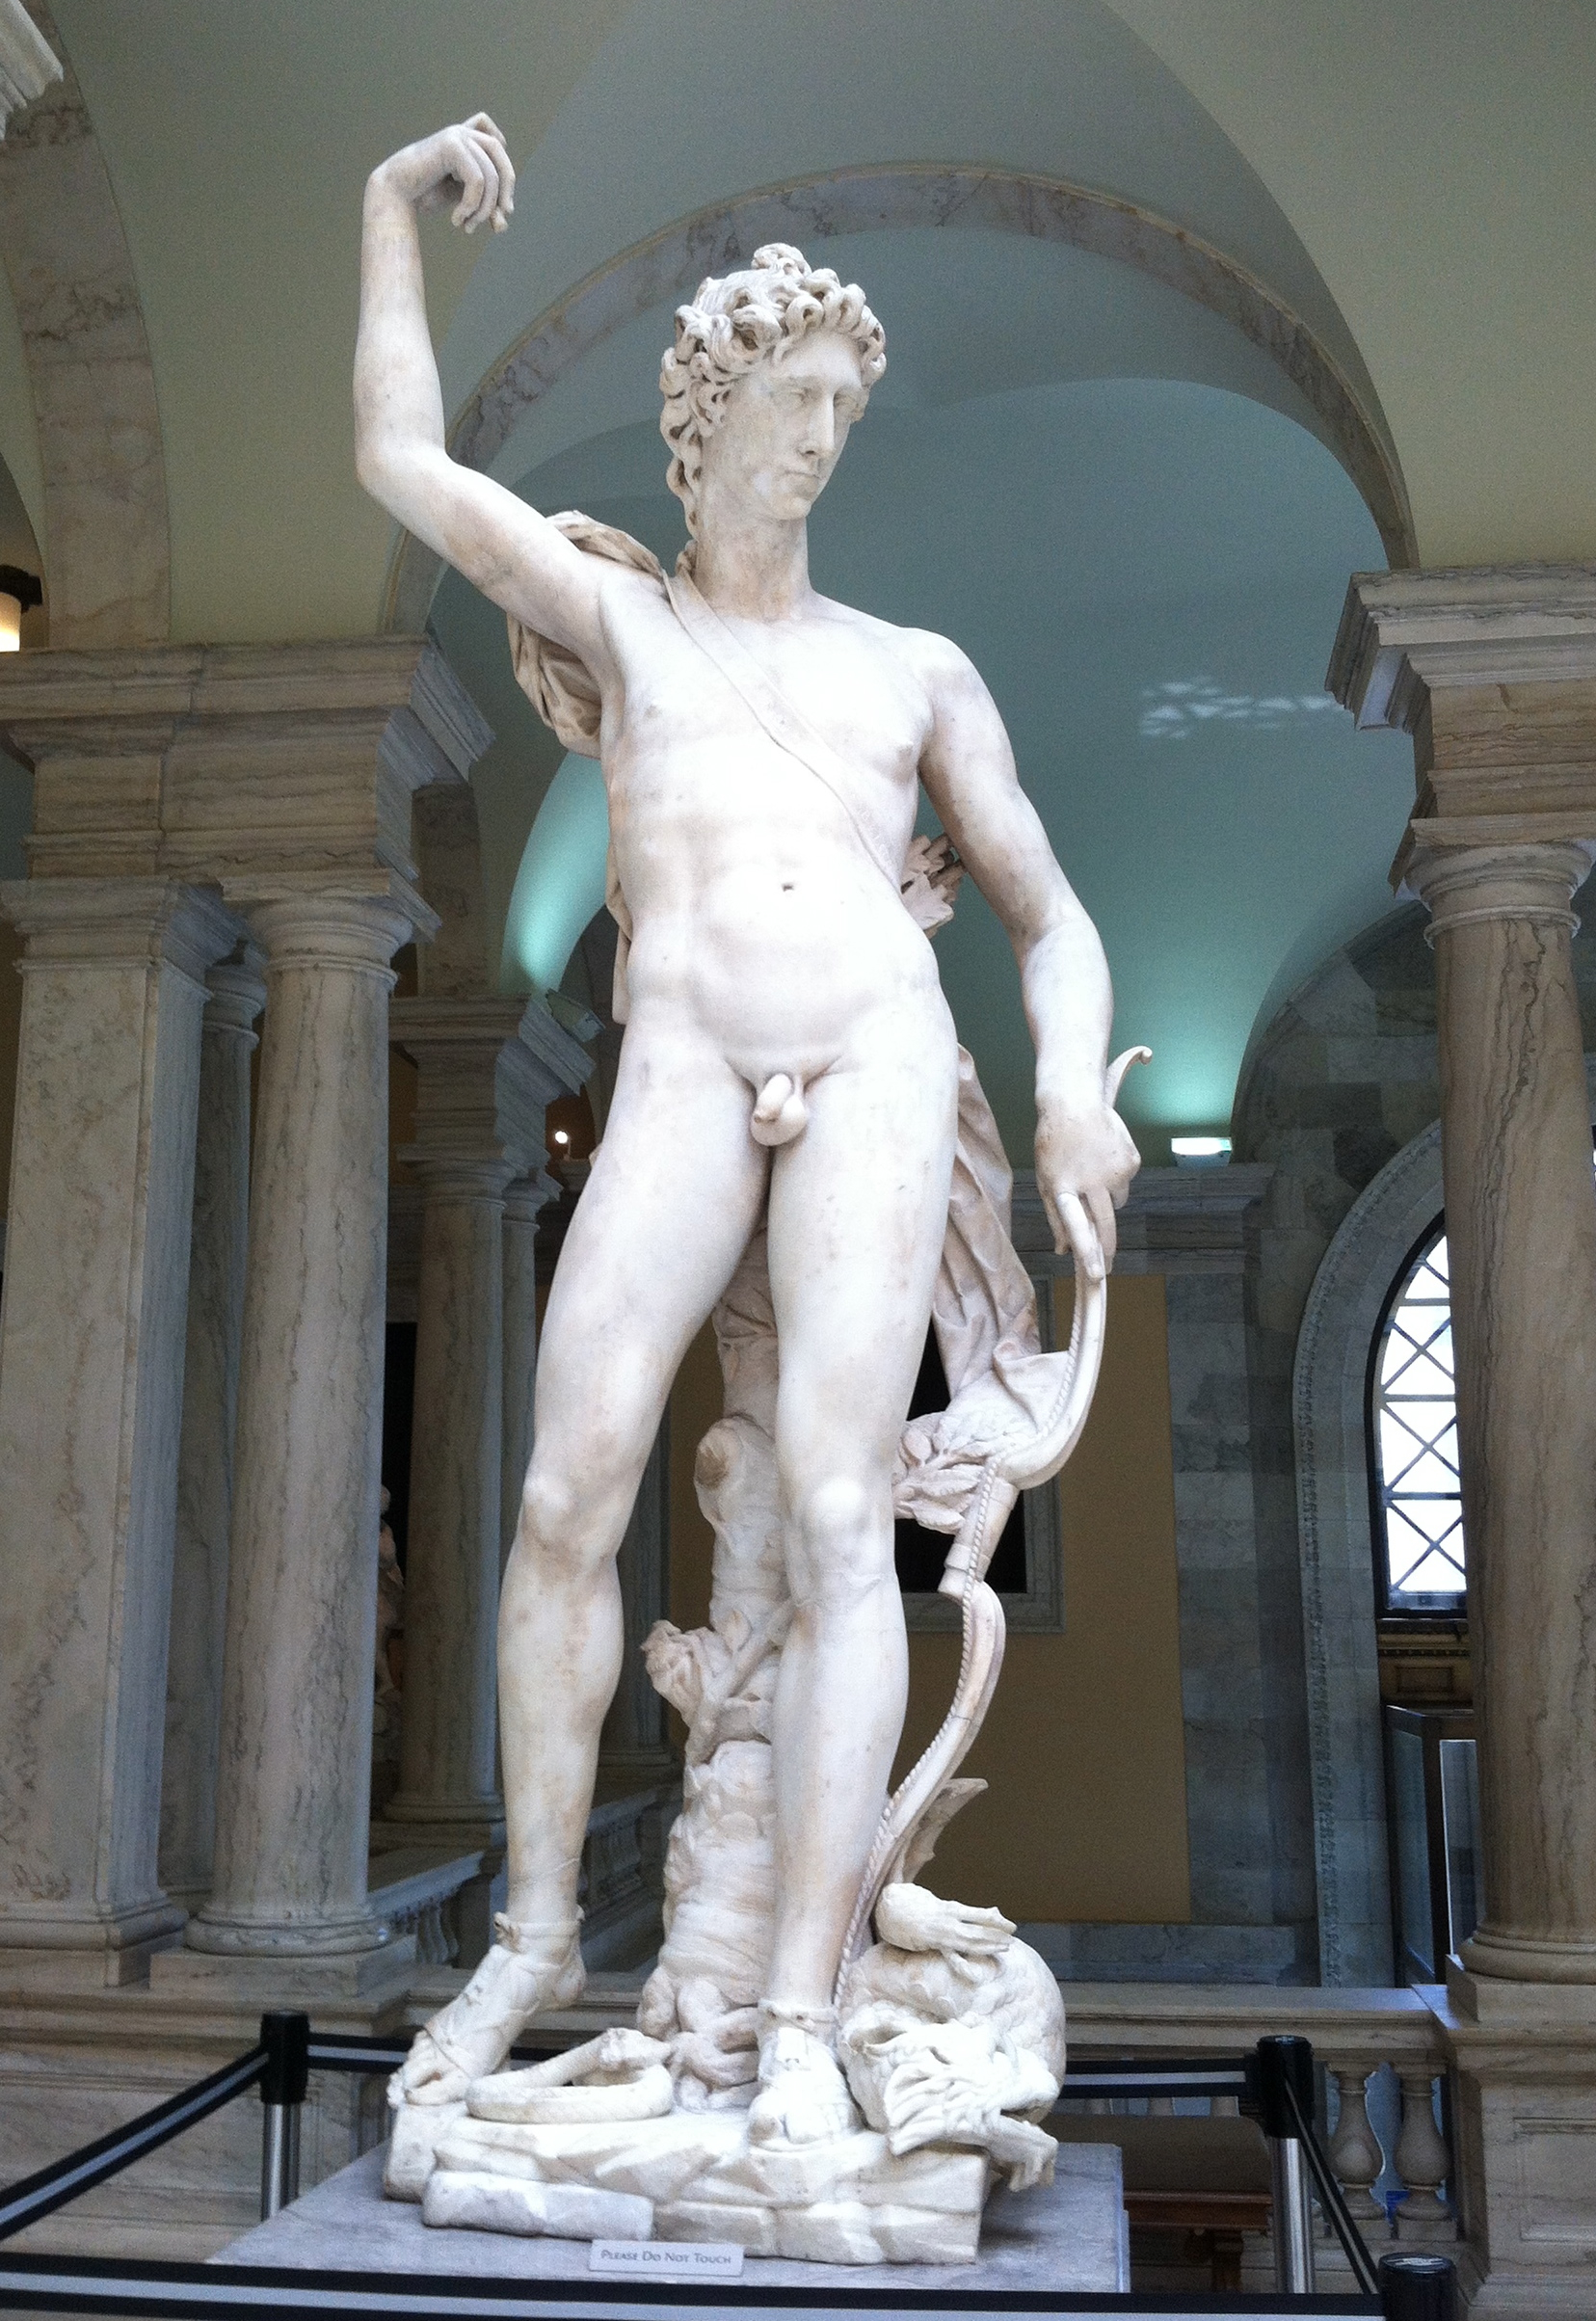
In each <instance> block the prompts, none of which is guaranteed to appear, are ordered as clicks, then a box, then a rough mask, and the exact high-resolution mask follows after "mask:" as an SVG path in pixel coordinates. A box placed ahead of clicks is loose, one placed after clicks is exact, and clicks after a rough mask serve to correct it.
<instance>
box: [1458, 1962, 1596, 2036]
mask: <svg viewBox="0 0 1596 2321" xmlns="http://www.w3.org/2000/svg"><path fill="white" fill-rule="evenodd" d="M1472 1949H1473V1945H1472V1944H1466V1945H1465V1951H1466V1952H1469V1951H1472ZM1447 1996H1448V1998H1449V1999H1450V2002H1451V2005H1452V2007H1453V2009H1454V2010H1455V2012H1456V2013H1457V2014H1459V2015H1461V2016H1463V2017H1464V2019H1465V2020H1466V2021H1468V2022H1471V2023H1478V2024H1480V2025H1481V2026H1482V2027H1483V2028H1485V2029H1487V2030H1494V2029H1498V2028H1500V2029H1503V2030H1512V2029H1515V2028H1523V2029H1524V2030H1526V2031H1530V2030H1533V2029H1535V2028H1536V2027H1538V2026H1542V2025H1549V2026H1555V2025H1558V2024H1570V2025H1580V2026H1583V2027H1588V2028H1590V2029H1592V2030H1596V1983H1551V1982H1546V1983H1539V1984H1537V1983H1530V1982H1526V1981H1522V1980H1520V1979H1519V1978H1518V1977H1516V1976H1513V1975H1499V1974H1494V1973H1493V1974H1481V1973H1476V1971H1474V1969H1473V1968H1472V1966H1469V1965H1465V1964H1464V1962H1463V1960H1462V1959H1457V1958H1453V1959H1449V1960H1448V1961H1447Z"/></svg>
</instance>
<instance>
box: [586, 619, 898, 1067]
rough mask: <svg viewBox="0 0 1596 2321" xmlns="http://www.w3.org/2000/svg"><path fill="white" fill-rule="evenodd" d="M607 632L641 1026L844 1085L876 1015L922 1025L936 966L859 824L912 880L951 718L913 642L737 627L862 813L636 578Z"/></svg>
mask: <svg viewBox="0 0 1596 2321" xmlns="http://www.w3.org/2000/svg"><path fill="white" fill-rule="evenodd" d="M606 616H607V617H606V627H607V628H608V629H609V632H610V640H611V643H612V648H613V651H614V654H615V661H616V664H617V666H618V668H619V670H620V672H621V683H620V684H619V686H617V687H616V688H614V689H613V692H611V693H607V694H606V699H605V707H604V719H603V734H602V741H603V762H604V772H605V780H606V784H607V787H608V790H609V804H610V831H611V838H612V842H613V844H614V848H615V855H616V864H617V868H618V870H619V873H620V879H621V885H622V888H623V891H624V893H625V899H626V905H627V908H628V911H629V913H630V915H631V920H632V949H631V955H630V961H629V964H628V969H627V981H628V987H629V992H630V1001H631V1007H632V1010H633V1014H634V1017H635V1016H636V1015H637V1013H638V1012H639V1011H640V1010H641V1009H644V1008H651V1009H652V1008H653V1007H656V1006H683V1005H685V1006H687V1007H689V1008H691V1010H692V1011H693V1013H694V1014H695V1016H696V1017H698V1018H699V1019H700V1020H701V1021H703V1022H704V1023H705V1025H706V1026H707V1027H709V1028H711V1029H712V1030H713V1031H714V1032H715V1033H716V1035H717V1036H718V1037H720V1038H722V1039H723V1040H724V1041H725V1042H726V1046H727V1052H728V1054H730V1055H731V1057H732V1060H733V1061H734V1062H735V1063H736V1064H737V1067H738V1069H739V1070H742V1069H746V1070H747V1072H748V1074H749V1076H750V1077H751V1078H755V1079H758V1077H759V1076H760V1074H761V1073H762V1072H763V1071H765V1070H767V1069H768V1070H772V1071H774V1070H791V1069H793V1068H797V1069H799V1070H801V1071H812V1070H818V1069H822V1068H824V1065H825V1063H826V1062H827V1061H829V1060H830V1058H831V1055H832V1054H834V1053H835V1052H836V1049H837V1047H838V1044H839V1042H840V1039H841V1036H842V1034H843V1032H844V1031H845V1030H846V1027H847V1026H848V1025H849V1023H850V1022H852V1021H854V1020H856V1019H857V1016H858V1014H859V1012H860V1010H861V1009H862V1008H863V1007H865V1006H874V1005H879V1004H883V1003H885V1004H889V1005H891V1004H894V1003H896V1004H905V1005H909V1006H918V1005H922V1004H924V1002H925V1000H926V998H927V997H928V996H929V995H931V994H934V993H935V992H936V989H937V977H936V970H935V966H934V964H933V962H932V958H931V954H930V949H929V947H928V946H927V944H926V943H925V941H924V938H923V937H922V936H921V935H920V934H919V932H918V929H917V927H916V926H915V924H914V922H913V920H911V919H910V918H909V916H908V914H907V913H906V912H905V910H904V909H903V907H902V904H901V903H900V901H899V900H898V898H897V894H896V893H895V890H894V886H893V884H892V882H891V879H890V877H889V876H887V875H885V874H884V869H883V867H882V864H881V863H879V862H877V861H875V860H872V858H871V852H870V851H867V848H866V843H865V841H864V839H862V837H861V835H860V831H859V829H858V828H856V827H855V824H854V822H853V821H852V820H851V819H850V816H849V813H848V811H847V809H848V808H852V810H853V812H854V814H857V816H858V817H859V821H860V822H861V823H862V824H863V825H864V828H865V830H867V831H869V832H871V833H873V834H875V836H876V838H877V839H878V840H879V841H880V845H879V852H880V854H881V855H882V857H883V858H884V859H885V860H888V861H891V862H894V863H901V861H902V859H903V855H904V853H905V852H906V850H907V847H908V843H909V840H910V837H911V836H912V834H913V830H914V823H915V815H916V812H917V809H918V796H919V780H918V765H919V760H920V756H921V754H922V751H923V749H924V747H925V743H926V741H927V739H928V737H929V734H930V730H931V722H932V705H931V701H930V697H929V695H928V693H927V690H926V687H925V684H924V683H923V682H922V681H921V679H920V677H919V675H918V672H917V670H916V668H915V665H914V660H913V655H912V652H911V651H910V650H909V649H907V645H906V640H904V639H903V638H902V633H901V632H898V631H894V630H891V629H890V628H888V627H886V626H885V625H884V624H882V623H879V622H874V621H869V620H866V619H865V618H864V616H862V615H859V614H854V613H849V612H847V611H845V610H844V608H842V607H837V608H835V610H834V609H833V608H830V607H828V608H827V610H826V611H825V612H824V613H823V614H822V615H821V616H820V617H817V618H813V619H806V620H801V621H791V622H785V623H771V624H762V623H760V624H756V623H752V622H737V623H732V624H729V626H731V627H732V630H733V634H734V635H735V637H736V638H737V640H738V642H739V643H740V644H742V645H743V647H744V648H745V649H746V650H747V651H748V652H749V653H751V654H753V655H754V656H755V657H756V659H757V660H758V662H759V663H760V665H761V666H762V668H763V669H764V671H765V673H766V674H767V676H769V677H770V678H771V679H772V680H774V682H775V683H776V685H777V686H778V687H779V689H780V690H781V692H782V693H784V694H785V696H786V698H787V699H788V700H789V701H790V702H792V703H793V704H794V705H795V706H796V707H798V708H799V709H800V710H801V711H802V713H803V715H804V716H805V718H806V719H807V720H808V721H809V723H810V724H811V726H812V727H814V728H815V729H816V730H817V731H818V732H819V733H820V734H821V735H822V736H823V737H824V739H825V740H826V741H827V742H829V743H830V744H831V747H832V749H833V751H834V752H835V753H836V756H837V757H838V759H839V760H840V761H841V766H842V768H843V770H844V772H845V774H846V777H847V778H848V780H849V781H850V784H851V785H853V787H850V790H849V792H848V796H847V807H844V805H843V804H841V803H840V802H839V801H838V798H836V797H835V796H833V794H832V793H831V791H830V790H828V788H827V787H825V786H824V784H823V783H822V782H821V781H820V779H819V778H818V776H817V775H815V774H814V773H812V772H811V770H810V769H809V767H808V766H806V765H804V764H802V763H800V762H799V760H797V759H796V758H795V757H793V756H792V755H791V754H790V753H789V752H787V751H786V750H785V749H783V748H782V747H781V746H780V745H779V744H778V743H777V742H776V741H774V740H773V739H772V738H771V736H770V735H769V734H767V733H765V732H764V730H763V729H762V728H761V726H760V725H759V723H758V720H757V719H756V718H755V716H754V715H753V713H752V711H751V710H750V709H749V707H748V706H747V705H746V703H745V702H744V701H742V700H741V699H739V697H738V696H737V694H736V693H735V692H734V691H733V690H732V689H731V686H730V684H728V682H727V681H726V680H725V678H724V677H723V676H722V675H721V673H720V672H719V671H718V670H717V669H716V668H715V667H713V666H712V664H711V663H710V662H709V661H708V660H707V659H706V658H705V654H704V653H703V652H702V651H701V650H700V649H699V647H698V646H697V645H695V644H694V643H693V641H692V640H691V638H689V637H688V636H687V635H686V633H685V632H684V631H683V629H682V628H681V627H680V626H679V624H678V620H677V617H676V615H675V614H674V613H673V612H672V610H671V608H670V605H669V604H668V603H667V602H666V601H665V600H664V599H663V597H661V596H659V595H657V594H656V593H655V592H653V591H652V590H651V589H649V588H648V587H647V586H646V584H641V583H640V584H637V585H633V584H631V582H630V580H629V577H628V579H627V581H626V582H625V583H624V584H623V586H622V587H619V588H617V589H616V590H615V591H614V592H613V598H612V601H611V604H610V605H609V606H607V607H606Z"/></svg>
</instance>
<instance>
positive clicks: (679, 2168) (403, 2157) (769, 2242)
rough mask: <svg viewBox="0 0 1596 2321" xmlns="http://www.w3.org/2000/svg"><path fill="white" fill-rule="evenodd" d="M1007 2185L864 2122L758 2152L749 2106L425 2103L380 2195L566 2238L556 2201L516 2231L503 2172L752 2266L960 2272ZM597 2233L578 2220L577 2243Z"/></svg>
mask: <svg viewBox="0 0 1596 2321" xmlns="http://www.w3.org/2000/svg"><path fill="white" fill-rule="evenodd" d="M996 2176H997V2172H996V2171H995V2170H994V2169H993V2167H992V2166H991V2164H990V2162H989V2161H988V2159H987V2156H986V2154H985V2153H984V2152H978V2151H959V2150H955V2149H952V2148H948V2147H945V2146H942V2147H938V2146H932V2147H929V2148H925V2149H923V2150H920V2151H916V2152H909V2153H906V2154H905V2155H904V2157H903V2158H901V2159H894V2158H893V2157H892V2155H891V2152H889V2150H888V2148H887V2139H886V2137H885V2136H881V2135H876V2134H875V2133H873V2132H872V2131H871V2130H869V2129H864V2128H861V2129H857V2130H855V2132H854V2133H852V2134H851V2135H846V2136H838V2137H836V2138H834V2139H832V2140H830V2141H828V2142H826V2143H823V2144H804V2145H790V2144H750V2143H749V2140H748V2119H747V2115H746V2113H743V2112H675V2113H673V2114H672V2115H671V2116H670V2117H669V2118H668V2119H663V2120H645V2121H613V2122H605V2123H602V2124H597V2123H596V2124H594V2125H592V2126H581V2127H541V2126H540V2127H525V2126H513V2125H510V2124H507V2123H504V2122H501V2121H492V2120H473V2119H471V2118H469V2117H468V2116H467V2114H466V2112H465V2106H464V2105H460V2104H450V2105H440V2106H439V2107H437V2109H436V2111H434V2112H433V2113H432V2115H431V2116H430V2117H429V2114H428V2113H427V2112H426V2111H425V2110H423V2109H422V2108H421V2107H412V2108H408V2109H406V2110H405V2111H402V2112H399V2113H397V2114H396V2115H395V2118H394V2134H393V2140H392V2143H391V2144H390V2146H389V2149H388V2160H387V2169H386V2175H385V2178H384V2188H385V2190H386V2193H387V2195H388V2198H389V2199H390V2200H407V2201H416V2200H421V2199H423V2197H424V2198H425V2201H426V2203H427V2210H428V2221H429V2222H432V2221H433V2220H434V2216H435V2215H436V2217H437V2221H439V2223H441V2222H444V2221H447V2222H448V2223H450V2224H453V2225H456V2226H460V2225H480V2226H481V2227H482V2228H484V2229H486V2230H489V2231H497V2232H504V2231H518V2232H528V2233H534V2232H543V2233H546V2234H549V2235H551V2236H553V2237H562V2236H570V2234H569V2233H568V2234H566V2235H562V2232H561V2227H560V2224H559V2223H557V2222H555V2221H554V2216H555V2214H556V2213H557V2206H556V2204H555V2203H553V2202H551V2201H534V2202H531V2203H529V2204H528V2205H527V2207H526V2221H525V2222H524V2223H521V2222H516V2221H513V2220H514V2219H515V2218H516V2217H518V2216H519V2214H520V2210H519V2208H518V2207H517V2205H516V2203H515V2202H514V2201H506V2200H496V2199H492V2198H491V2197H488V2186H489V2183H490V2180H491V2179H493V2178H499V2179H502V2180H504V2181H505V2182H506V2183H507V2184H509V2183H513V2182H517V2181H519V2182H520V2183H522V2184H527V2185H542V2186H548V2187H555V2186H567V2187H576V2186H580V2187H585V2188H587V2189H589V2190H590V2191H592V2192H593V2193H596V2194H597V2193H605V2194H612V2195H613V2194H621V2195H628V2196H630V2206H631V2212H632V2214H633V2217H634V2220H635V2221H634V2224H633V2227H632V2229H631V2230H630V2232H629V2233H628V2234H627V2235H626V2237H632V2238H638V2239H648V2238H653V2239H656V2240H696V2241H732V2242H735V2244H736V2245H737V2246H738V2247H739V2248H741V2249H744V2250H746V2251H747V2252H748V2254H750V2255H752V2256H785V2257H793V2258H798V2259H802V2260H805V2261H808V2262H810V2263H816V2264H860V2265H869V2264H948V2265H954V2264H972V2263H973V2262H974V2261H975V2256H976V2251H977V2247H978V2243H979V2240H980V2232H981V2211H982V2208H983V2207H984V2206H985V2203H986V2198H987V2194H988V2192H989V2190H990V2189H991V2187H992V2184H993V2183H994V2182H995V2181H996ZM465 2179H469V2182H470V2186H471V2187H472V2189H471V2190H470V2191H467V2187H466V2183H465ZM435 2187H436V2188H437V2189H435ZM444 2207H446V2208H447V2210H448V2215H447V2218H446V2220H445V2218H444V2215H443V2209H444ZM645 2209H647V2210H648V2212H649V2222H650V2228H649V2229H648V2230H643V2229H641V2228H640V2227H641V2222H642V2217H643V2212H644V2210H645ZM584 2213H585V2207H584ZM573 2214H574V2210H573ZM545 2217H546V2218H547V2219H548V2221H543V2220H544V2219H545ZM594 2230H595V2227H594V2226H593V2225H592V2224H591V2223H589V2224H586V2225H582V2226H578V2227H576V2228H574V2236H575V2237H578V2238H586V2237H589V2236H591V2234H592V2233H593V2231H594Z"/></svg>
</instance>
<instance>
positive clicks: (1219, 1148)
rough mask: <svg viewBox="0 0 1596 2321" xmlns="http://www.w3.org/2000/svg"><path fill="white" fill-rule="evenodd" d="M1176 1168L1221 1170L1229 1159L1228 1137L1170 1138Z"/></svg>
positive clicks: (1229, 1145) (1170, 1147) (1229, 1146)
mask: <svg viewBox="0 0 1596 2321" xmlns="http://www.w3.org/2000/svg"><path fill="white" fill-rule="evenodd" d="M1169 1149H1170V1151H1171V1152H1172V1153H1173V1154H1174V1156H1175V1165H1176V1167H1177V1168H1223V1167H1224V1166H1225V1164H1226V1162H1227V1161H1229V1160H1230V1157H1231V1140H1230V1138H1229V1137H1228V1136H1171V1138H1170V1139H1169Z"/></svg>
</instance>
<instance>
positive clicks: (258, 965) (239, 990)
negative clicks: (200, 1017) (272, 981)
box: [205, 939, 266, 1048]
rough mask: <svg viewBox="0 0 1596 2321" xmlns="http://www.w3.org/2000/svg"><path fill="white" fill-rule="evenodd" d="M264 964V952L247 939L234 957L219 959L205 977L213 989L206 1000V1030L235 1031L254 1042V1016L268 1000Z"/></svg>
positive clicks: (210, 989)
mask: <svg viewBox="0 0 1596 2321" xmlns="http://www.w3.org/2000/svg"><path fill="white" fill-rule="evenodd" d="M265 965H266V960H265V954H264V953H263V952H262V951H260V950H259V949H258V948H257V947H256V946H255V945H254V944H253V943H251V942H250V941H249V940H248V939H246V940H245V941H244V942H243V943H241V944H239V945H238V946H237V947H236V950H235V953H234V955H233V956H232V957H231V958H227V959H222V960H219V961H218V962H217V964H216V966H215V967H213V968H212V969H211V971H210V973H209V974H207V975H206V977H205V988H206V990H207V991H208V992H209V993H210V998H209V1000H207V1001H206V1003H205V1029H206V1030H207V1031H229V1032H236V1033H237V1034H238V1035H239V1037H240V1038H243V1039H246V1040H248V1042H249V1044H250V1046H251V1047H252V1048H253V1046H254V1043H255V1032H254V1022H255V1018H256V1016H257V1015H259V1013H260V1011H261V1009H262V1008H263V1007H264V1006H265V1004H266V985H265V983H264V981H263V980H262V975H263V971H264V969H265Z"/></svg>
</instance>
